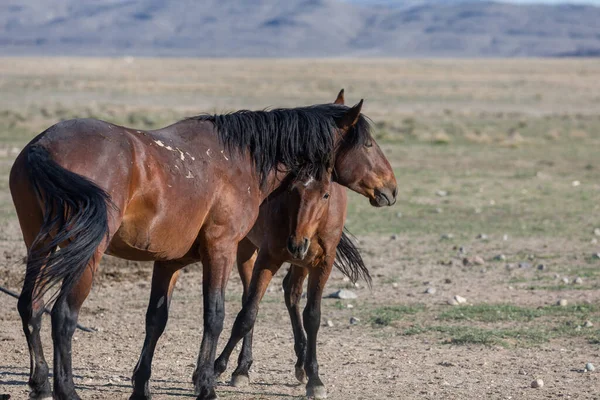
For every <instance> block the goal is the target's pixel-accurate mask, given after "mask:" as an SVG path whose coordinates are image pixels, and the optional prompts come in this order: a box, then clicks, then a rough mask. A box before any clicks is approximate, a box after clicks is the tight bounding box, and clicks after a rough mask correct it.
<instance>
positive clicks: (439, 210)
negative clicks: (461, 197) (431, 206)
mask: <svg viewBox="0 0 600 400" xmlns="http://www.w3.org/2000/svg"><path fill="white" fill-rule="evenodd" d="M435 212H436V214H441V213H443V212H444V210H442V209H441V208H439V207H438V208H436V209H435Z"/></svg>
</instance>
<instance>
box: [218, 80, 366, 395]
mask: <svg viewBox="0 0 600 400" xmlns="http://www.w3.org/2000/svg"><path fill="white" fill-rule="evenodd" d="M343 102H344V98H343V91H341V92H340V94H339V95H338V98H337V99H336V101H335V104H343ZM296 192H297V193H296ZM318 199H328V201H324V202H321V203H319V202H318ZM346 206H347V196H346V190H345V188H344V187H342V186H340V185H338V184H336V183H333V182H329V181H328V180H327V177H325V178H324V179H321V180H315V179H312V177H309V179H308V180H307V181H305V182H304V184H302V185H298V184H295V185H292V186H291V189H290V190H289V191H287V192H282V193H277V195H276V196H272V197H271V198H270V199H269V202H265V203H263V204H262V205H261V208H260V213H259V216H258V219H257V221H256V223H255V225H254V226H253V227H252V229H251V230H250V233H249V234H248V236H246V238H245V239H244V240H243V241H242V242H240V244H239V246H238V257H237V265H238V271H239V273H240V276H241V277H242V283H243V285H244V296H243V303H244V305H243V309H242V311H241V312H240V313H239V315H238V318H237V319H236V322H235V324H234V327H233V330H232V334H231V338H230V339H229V342H228V343H227V345H226V347H225V349H224V350H223V353H222V354H221V355H220V356H219V358H218V359H217V360H216V362H215V372H216V373H217V374H221V373H223V372H224V371H225V369H226V368H227V362H228V359H229V357H230V355H231V352H232V350H233V349H234V347H235V345H236V344H237V343H238V341H239V340H240V339H241V338H242V337H243V338H244V343H243V346H242V350H241V352H240V356H239V358H238V366H237V368H236V370H235V371H234V373H233V376H232V385H234V386H243V385H246V384H247V383H248V382H249V377H248V371H249V369H250V366H251V365H252V327H253V326H254V322H255V319H256V315H257V313H258V305H259V302H260V300H261V298H262V296H263V295H264V293H265V290H266V288H267V286H268V285H269V282H270V280H271V278H272V276H273V275H274V274H275V273H276V272H277V271H278V269H279V268H280V267H281V265H282V264H283V263H284V262H289V263H291V267H290V269H289V271H288V274H287V275H286V277H285V278H284V281H283V288H284V292H285V303H286V306H287V308H288V312H289V315H290V319H291V322H292V330H293V332H294V343H295V345H294V349H295V352H296V356H297V362H296V367H295V369H296V378H297V379H298V380H299V381H300V382H302V383H307V385H306V395H307V396H309V397H315V398H325V397H326V396H327V392H326V389H325V386H324V385H323V383H322V381H321V379H320V378H319V373H318V364H317V354H316V345H317V332H318V330H319V325H320V321H321V306H320V302H321V297H322V294H323V289H324V287H325V284H326V283H327V279H328V278H329V275H330V273H331V270H332V267H333V266H334V265H335V266H337V267H338V269H340V270H341V271H342V272H343V273H344V274H346V275H347V276H348V277H350V278H351V280H352V281H354V282H355V281H356V280H358V278H360V277H362V278H363V279H365V280H366V281H367V282H368V283H369V284H370V281H371V277H370V276H369V272H368V270H367V268H366V266H365V265H364V262H363V260H362V257H361V256H360V253H359V252H358V250H357V249H356V247H355V246H354V244H353V243H352V241H351V240H350V238H349V237H348V236H347V235H346V233H345V232H344V231H343V230H344V222H345V220H346ZM286 238H289V239H288V240H287V241H286ZM336 255H337V258H336ZM253 272H254V274H253ZM307 275H308V277H309V278H308V279H309V282H308V293H307V304H306V308H305V310H304V326H305V327H306V333H307V334H308V341H307V337H306V336H305V334H304V328H303V324H302V318H301V316H300V309H299V302H300V298H301V296H302V285H303V283H304V280H305V278H306V276H307ZM307 376H308V382H306V377H307Z"/></svg>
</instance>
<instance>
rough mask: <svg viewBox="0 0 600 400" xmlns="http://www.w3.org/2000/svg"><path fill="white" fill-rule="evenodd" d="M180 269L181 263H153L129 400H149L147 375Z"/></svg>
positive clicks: (149, 372) (165, 320)
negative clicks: (143, 335) (142, 330)
mask: <svg viewBox="0 0 600 400" xmlns="http://www.w3.org/2000/svg"><path fill="white" fill-rule="evenodd" d="M184 266H185V264H181V263H177V262H161V261H156V262H155V263H154V270H153V272H152V289H151V292H150V302H149V303H148V310H147V311H146V338H145V339H144V346H143V347H142V352H141V354H140V358H139V360H138V362H137V365H136V366H135V369H134V371H133V377H132V378H131V382H132V384H133V394H132V395H131V397H130V400H138V399H139V400H142V399H144V400H145V399H150V375H151V373H152V358H153V356H154V350H155V349H156V343H157V342H158V339H159V338H160V336H161V335H162V333H163V332H164V330H165V327H166V325H167V320H168V318H169V305H170V304H171V296H172V294H173V289H174V288H175V283H177V278H178V277H179V272H180V271H181V268H182V267H184Z"/></svg>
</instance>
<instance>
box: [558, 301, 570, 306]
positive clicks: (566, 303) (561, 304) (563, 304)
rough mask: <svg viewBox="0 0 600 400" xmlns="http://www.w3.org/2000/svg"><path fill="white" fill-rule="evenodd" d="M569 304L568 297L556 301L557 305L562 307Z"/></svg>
mask: <svg viewBox="0 0 600 400" xmlns="http://www.w3.org/2000/svg"><path fill="white" fill-rule="evenodd" d="M568 304H569V302H568V301H567V299H560V300H559V301H557V302H556V305H557V306H560V307H566V306H567V305H568Z"/></svg>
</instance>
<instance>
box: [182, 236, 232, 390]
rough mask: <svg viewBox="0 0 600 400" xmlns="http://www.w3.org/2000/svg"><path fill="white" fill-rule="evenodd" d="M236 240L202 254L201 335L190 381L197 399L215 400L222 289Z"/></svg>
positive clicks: (221, 319)
mask: <svg viewBox="0 0 600 400" xmlns="http://www.w3.org/2000/svg"><path fill="white" fill-rule="evenodd" d="M237 243H238V242H237V241H231V242H229V241H228V242H227V243H223V241H221V242H220V243H216V244H215V243H208V244H207V245H206V246H205V249H206V250H205V251H204V252H203V254H202V273H203V278H202V289H203V297H204V332H203V334H202V344H201V345H200V354H199V355H198V363H197V366H196V370H195V371H194V375H193V378H192V379H193V380H194V387H195V389H196V394H197V395H198V397H197V399H198V400H208V399H216V398H217V394H216V393H215V369H214V364H215V356H216V352H217V341H218V340H219V336H220V334H221V331H222V330H223V319H224V318H225V287H226V284H227V279H228V278H229V274H230V272H231V267H232V266H233V262H234V261H235V253H236V249H237Z"/></svg>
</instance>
